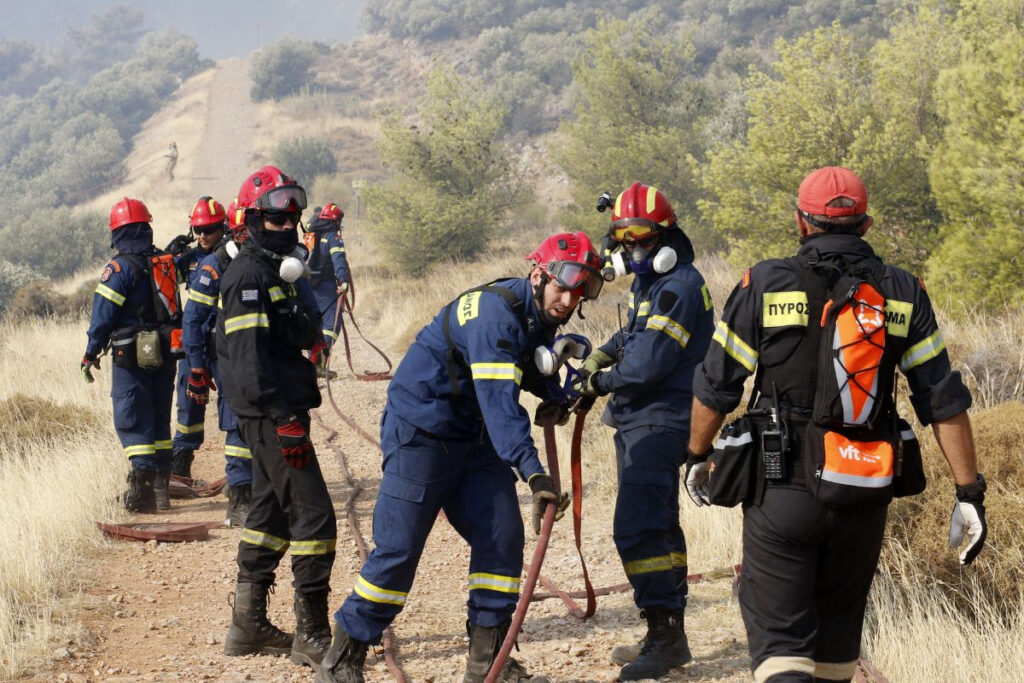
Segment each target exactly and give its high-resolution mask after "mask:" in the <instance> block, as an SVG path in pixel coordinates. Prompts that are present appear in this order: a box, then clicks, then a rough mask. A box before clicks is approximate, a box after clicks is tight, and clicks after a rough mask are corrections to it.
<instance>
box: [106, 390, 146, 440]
mask: <svg viewBox="0 0 1024 683" xmlns="http://www.w3.org/2000/svg"><path fill="white" fill-rule="evenodd" d="M115 391H117V393H114V392H111V394H110V397H111V398H112V399H113V402H114V428H115V429H120V430H124V431H127V430H130V429H133V428H134V427H135V425H136V424H138V421H139V415H138V410H137V403H138V392H137V391H136V390H135V389H134V388H130V389H122V390H120V391H118V390H115Z"/></svg>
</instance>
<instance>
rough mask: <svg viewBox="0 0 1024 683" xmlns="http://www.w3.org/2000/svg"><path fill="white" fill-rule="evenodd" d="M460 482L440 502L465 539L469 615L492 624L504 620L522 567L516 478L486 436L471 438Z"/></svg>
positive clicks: (475, 620)
mask: <svg viewBox="0 0 1024 683" xmlns="http://www.w3.org/2000/svg"><path fill="white" fill-rule="evenodd" d="M471 447H472V448H473V449H474V450H475V451H476V452H475V453H472V455H470V456H469V457H468V458H467V460H466V470H465V474H464V475H463V477H462V482H461V483H460V484H459V486H458V488H457V489H456V490H455V491H454V493H453V495H452V496H450V497H449V500H448V502H446V503H445V505H444V512H445V515H446V516H447V517H448V521H449V522H450V523H451V525H452V526H453V527H454V528H455V530H456V531H458V532H459V534H460V535H461V536H462V537H463V538H464V539H466V541H467V542H468V543H469V545H470V560H469V577H468V589H469V600H468V602H467V605H468V608H469V609H468V616H469V620H470V621H471V622H472V623H474V624H477V625H479V626H484V627H487V628H491V627H494V626H497V625H499V624H501V623H502V622H504V621H506V620H508V619H509V618H510V617H511V616H512V613H513V612H515V609H516V602H517V601H518V600H519V589H520V577H521V576H522V573H523V517H522V513H521V512H520V510H519V499H518V498H517V496H516V478H515V475H514V474H513V473H512V470H511V469H510V468H509V466H508V465H507V464H505V463H504V462H502V461H501V459H500V458H498V455H497V453H495V452H494V447H493V446H492V444H491V441H490V439H487V440H485V441H484V443H473V444H472V446H471Z"/></svg>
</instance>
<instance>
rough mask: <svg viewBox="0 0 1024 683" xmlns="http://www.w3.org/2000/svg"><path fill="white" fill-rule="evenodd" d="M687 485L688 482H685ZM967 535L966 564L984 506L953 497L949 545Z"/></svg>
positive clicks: (977, 542) (984, 531)
mask: <svg viewBox="0 0 1024 683" xmlns="http://www.w3.org/2000/svg"><path fill="white" fill-rule="evenodd" d="M687 487H689V482H687ZM965 535H966V536H967V547H966V548H964V549H963V552H961V553H960V564H961V565H968V564H970V563H971V562H974V558H976V557H977V556H978V553H980V552H981V549H982V547H984V545H985V536H987V535H988V524H987V523H986V522H985V506H984V505H982V504H981V503H966V502H964V501H962V500H957V499H956V498H954V504H953V515H952V517H951V518H950V520H949V547H950V548H958V547H960V544H961V543H963V542H964V536H965Z"/></svg>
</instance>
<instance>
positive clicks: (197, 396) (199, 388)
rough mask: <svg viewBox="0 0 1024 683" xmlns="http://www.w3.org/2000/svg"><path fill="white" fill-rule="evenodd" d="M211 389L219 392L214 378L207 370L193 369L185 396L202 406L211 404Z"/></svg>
mask: <svg viewBox="0 0 1024 683" xmlns="http://www.w3.org/2000/svg"><path fill="white" fill-rule="evenodd" d="M210 389H213V390H214V391H217V385H216V383H214V381H213V376H212V375H211V374H210V371H209V370H207V369H206V368H192V370H191V372H189V376H188V385H187V386H186V387H185V395H186V396H188V397H189V398H190V399H192V400H193V401H195V402H196V403H198V404H199V405H201V406H205V405H206V404H207V403H209V402H210Z"/></svg>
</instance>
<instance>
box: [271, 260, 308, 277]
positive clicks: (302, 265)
mask: <svg viewBox="0 0 1024 683" xmlns="http://www.w3.org/2000/svg"><path fill="white" fill-rule="evenodd" d="M277 272H278V275H280V276H281V279H282V280H284V281H285V282H288V283H292V282H295V281H297V280H298V279H299V278H301V277H302V276H303V275H305V274H306V273H308V272H309V269H308V268H307V267H306V262H305V261H303V260H301V259H297V258H295V257H294V256H285V257H284V258H283V259H281V265H280V266H279V267H278V269H277Z"/></svg>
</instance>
